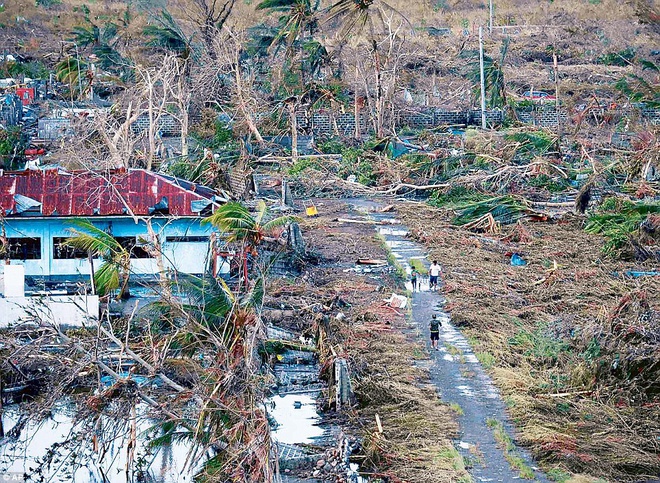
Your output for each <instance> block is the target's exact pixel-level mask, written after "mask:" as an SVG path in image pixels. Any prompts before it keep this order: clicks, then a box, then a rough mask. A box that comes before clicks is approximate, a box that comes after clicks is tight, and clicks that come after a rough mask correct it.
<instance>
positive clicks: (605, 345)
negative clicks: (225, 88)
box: [399, 206, 660, 481]
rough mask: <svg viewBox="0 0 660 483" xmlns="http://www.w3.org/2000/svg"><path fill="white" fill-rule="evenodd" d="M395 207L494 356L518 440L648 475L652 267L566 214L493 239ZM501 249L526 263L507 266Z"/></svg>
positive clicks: (550, 459)
mask: <svg viewBox="0 0 660 483" xmlns="http://www.w3.org/2000/svg"><path fill="white" fill-rule="evenodd" d="M399 216H401V218H402V219H403V220H404V221H405V222H406V223H408V224H409V226H411V227H412V228H414V230H413V232H412V233H413V236H414V237H416V238H417V239H418V240H421V241H423V242H424V243H425V244H426V245H427V246H428V247H429V248H430V250H431V254H432V256H433V258H437V259H438V260H441V261H442V263H443V265H444V268H445V277H446V280H445V282H446V285H445V293H446V295H447V300H448V305H447V308H448V309H449V310H450V312H451V316H452V320H453V323H455V324H456V325H460V326H463V327H464V329H463V330H464V331H465V333H466V335H468V336H469V337H471V338H472V341H473V345H474V349H475V353H478V354H480V355H486V354H487V355H488V356H489V357H487V359H488V360H491V359H492V361H493V362H492V363H491V366H492V367H490V370H491V374H492V376H493V377H494V379H495V381H496V383H497V384H498V385H499V387H500V389H501V390H502V393H503V396H504V398H505V400H506V401H507V402H508V405H509V410H510V412H511V414H512V416H513V418H514V419H515V420H516V421H518V431H519V434H518V438H519V439H520V441H521V442H522V443H524V444H526V445H528V446H529V447H530V449H531V450H532V452H533V453H534V454H535V456H536V457H537V458H539V460H540V461H541V462H542V463H543V465H545V466H547V467H557V466H558V467H561V468H564V469H568V470H570V471H571V472H575V473H589V474H591V475H593V476H598V477H604V478H607V479H611V480H613V481H638V480H640V479H643V478H644V477H653V476H655V475H657V474H658V471H659V470H660V460H658V453H660V443H659V442H658V440H657V438H656V437H654V436H653V435H654V434H655V435H657V434H658V431H659V430H660V425H659V423H658V421H660V419H659V416H660V387H659V386H658V380H660V333H658V325H659V324H658V313H659V312H658V309H659V307H660V295H659V294H660V277H657V276H652V273H653V270H654V266H653V265H651V264H643V263H635V262H623V261H619V260H615V259H612V258H604V257H603V255H602V251H601V247H602V246H603V240H602V239H601V238H599V237H597V236H593V235H589V234H586V233H585V232H584V231H583V230H582V227H581V221H580V219H579V218H572V217H570V216H565V217H564V219H563V220H562V221H560V222H559V223H552V224H551V223H532V222H529V221H527V222H523V223H522V224H520V225H518V226H515V227H514V229H513V230H512V232H511V233H510V235H509V236H506V237H503V238H500V239H498V238H495V237H487V236H483V235H476V234H473V233H470V232H468V231H464V230H462V229H457V228H443V227H441V226H438V224H437V221H436V220H437V219H438V215H437V210H433V209H428V208H426V207H423V206H415V207H410V206H400V207H399ZM510 253H519V254H520V256H521V257H522V258H523V259H525V260H526V261H527V265H526V266H524V267H518V266H512V265H511V263H510V261H509V258H508V257H507V254H510ZM631 270H632V272H631ZM645 272H650V274H649V275H648V276H647V275H645V274H644V273H645ZM484 360H486V359H484Z"/></svg>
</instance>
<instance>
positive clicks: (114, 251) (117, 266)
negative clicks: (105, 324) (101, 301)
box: [65, 220, 131, 299]
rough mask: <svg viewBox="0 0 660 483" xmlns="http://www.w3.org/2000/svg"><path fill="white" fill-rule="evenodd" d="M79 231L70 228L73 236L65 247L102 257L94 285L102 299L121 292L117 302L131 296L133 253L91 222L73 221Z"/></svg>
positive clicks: (68, 239)
mask: <svg viewBox="0 0 660 483" xmlns="http://www.w3.org/2000/svg"><path fill="white" fill-rule="evenodd" d="M73 224H74V225H75V226H77V228H70V229H69V231H70V232H71V234H72V236H71V237H69V238H67V239H66V241H65V244H66V245H68V246H71V247H73V248H76V249H78V250H81V251H85V252H87V253H90V254H92V256H97V257H100V258H101V259H102V260H103V265H101V266H100V267H99V269H98V270H96V271H95V273H94V286H95V289H96V293H98V294H99V295H100V296H104V295H107V294H108V293H110V292H111V291H112V290H116V289H119V294H118V296H117V299H125V298H128V297H129V296H130V292H129V289H128V280H129V275H130V271H131V253H130V251H129V250H128V249H126V248H125V247H123V246H122V245H121V244H120V243H119V242H118V241H117V240H116V239H115V238H114V237H113V236H112V235H110V234H108V233H106V232H105V231H103V230H101V229H100V228H97V227H96V226H94V225H93V224H92V223H91V222H90V221H89V220H74V221H73Z"/></svg>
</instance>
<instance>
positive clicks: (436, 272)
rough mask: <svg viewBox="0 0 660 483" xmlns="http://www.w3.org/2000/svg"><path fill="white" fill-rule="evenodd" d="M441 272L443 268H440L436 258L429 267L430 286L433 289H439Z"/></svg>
mask: <svg viewBox="0 0 660 483" xmlns="http://www.w3.org/2000/svg"><path fill="white" fill-rule="evenodd" d="M441 272H442V268H440V265H438V262H437V261H436V260H433V263H432V264H431V266H430V267H429V288H430V289H431V290H438V277H439V276H440V273H441Z"/></svg>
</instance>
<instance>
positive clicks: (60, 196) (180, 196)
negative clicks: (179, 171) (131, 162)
mask: <svg viewBox="0 0 660 483" xmlns="http://www.w3.org/2000/svg"><path fill="white" fill-rule="evenodd" d="M197 189H199V191H200V193H197V192H195V190H197ZM211 193H213V192H212V190H210V189H209V188H207V187H205V186H196V185H195V184H192V183H190V182H187V181H186V182H183V181H182V182H181V184H178V180H177V179H176V178H171V177H165V176H160V175H158V174H157V173H153V172H150V171H145V170H143V169H129V170H114V171H110V172H108V171H64V170H62V169H45V170H27V171H11V172H4V173H1V174H0V208H1V209H2V214H3V215H4V216H12V215H20V213H19V210H17V205H16V200H15V198H14V196H15V195H17V194H18V195H23V196H26V197H28V198H31V199H33V200H35V201H37V202H39V203H41V214H42V215H43V216H94V215H97V216H104V215H105V216H114V215H128V209H130V211H131V212H132V213H133V214H135V215H149V214H151V213H150V212H151V211H153V207H154V205H156V204H157V203H159V202H161V201H162V200H163V198H166V199H167V205H168V209H169V214H170V215H175V216H193V215H198V213H196V212H193V210H192V202H193V201H205V200H206V201H212V195H211ZM127 208H128V209H127Z"/></svg>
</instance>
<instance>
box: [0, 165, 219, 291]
mask: <svg viewBox="0 0 660 483" xmlns="http://www.w3.org/2000/svg"><path fill="white" fill-rule="evenodd" d="M224 201H225V200H224V199H222V198H219V197H218V196H217V195H216V192H215V191H214V190H212V189H210V188H207V187H205V186H201V185H197V184H194V183H190V182H188V181H184V180H180V179H177V178H173V177H169V176H165V175H162V174H157V173H153V172H150V171H146V170H142V169H129V170H123V169H122V170H112V171H65V170H63V169H61V168H51V169H43V170H29V171H18V172H1V171H0V209H1V210H2V211H1V215H2V217H1V218H0V221H1V222H2V225H3V226H2V230H3V232H2V242H3V245H4V250H3V251H4V252H5V253H4V255H3V258H5V260H8V263H9V264H11V265H17V264H19V265H23V266H24V267H25V275H26V276H28V277H33V278H37V279H39V278H40V279H46V280H63V279H64V280H69V279H75V278H80V277H83V276H85V275H87V276H88V275H89V273H90V261H89V260H88V255H87V253H81V252H80V251H78V250H75V249H73V248H72V247H70V246H68V245H66V244H65V241H66V239H67V238H68V237H70V236H71V231H70V230H71V229H72V228H75V220H76V219H80V218H84V219H88V220H89V221H91V222H92V223H93V224H94V225H95V226H96V227H98V228H100V229H102V230H104V231H105V232H107V233H109V234H111V235H112V236H113V237H115V238H116V239H117V240H118V241H119V242H120V243H121V244H122V246H124V247H125V248H126V249H128V250H129V251H130V253H131V268H132V271H133V273H134V274H135V275H138V276H140V275H143V276H146V277H149V276H154V275H156V274H157V273H158V266H157V261H156V259H155V258H154V257H153V256H152V255H153V251H152V253H150V252H149V251H148V250H145V244H146V243H148V240H150V235H149V231H148V228H147V225H146V223H145V220H146V219H150V220H151V223H152V227H153V230H154V231H155V233H156V234H157V236H158V239H159V240H158V241H159V242H160V244H161V248H162V254H163V257H162V258H163V263H164V265H165V268H166V269H171V270H176V271H178V272H182V273H190V274H201V273H204V272H206V271H207V270H208V269H209V268H210V267H212V264H211V260H209V258H210V256H209V254H210V252H211V251H210V246H211V243H212V239H214V238H215V237H212V236H211V235H212V232H213V227H212V226H211V225H210V224H204V223H202V219H203V218H204V217H206V216H208V215H210V214H211V213H212V211H213V210H214V209H215V208H217V206H218V205H219V203H222V202H224ZM92 263H93V265H94V267H95V269H96V268H98V267H99V266H100V265H101V263H102V262H101V261H100V260H98V261H93V262H92ZM0 270H3V269H2V268H0Z"/></svg>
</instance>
